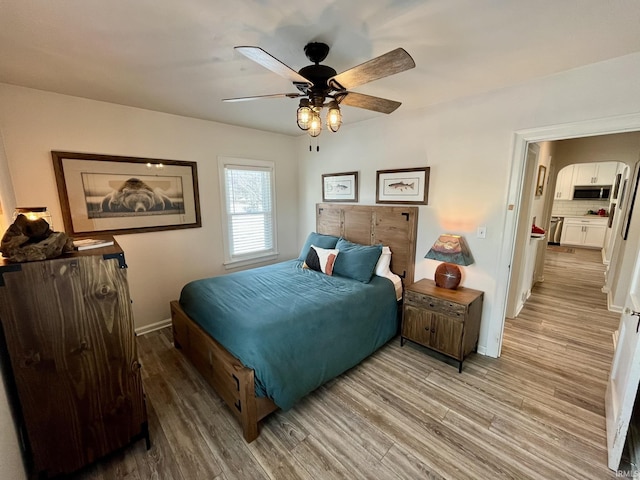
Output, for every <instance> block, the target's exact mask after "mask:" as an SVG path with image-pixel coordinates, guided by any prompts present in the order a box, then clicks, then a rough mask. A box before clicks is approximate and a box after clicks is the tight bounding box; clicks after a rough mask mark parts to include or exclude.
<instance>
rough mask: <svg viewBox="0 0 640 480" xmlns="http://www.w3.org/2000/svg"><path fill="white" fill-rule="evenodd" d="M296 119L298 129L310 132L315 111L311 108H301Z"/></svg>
mask: <svg viewBox="0 0 640 480" xmlns="http://www.w3.org/2000/svg"><path fill="white" fill-rule="evenodd" d="M296 117H297V120H298V127H299V128H300V129H301V130H305V131H306V130H309V127H310V124H311V119H312V117H313V111H312V110H311V107H308V106H301V107H300V108H298V112H297V114H296Z"/></svg>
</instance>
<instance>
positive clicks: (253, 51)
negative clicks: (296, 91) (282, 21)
mask: <svg viewBox="0 0 640 480" xmlns="http://www.w3.org/2000/svg"><path fill="white" fill-rule="evenodd" d="M235 49H236V50H237V51H238V52H240V53H241V54H243V55H244V56H245V57H247V58H249V59H251V60H253V61H254V62H256V63H258V64H260V65H262V66H263V67H264V68H266V69H268V70H271V71H272V72H274V73H277V74H278V75H280V76H281V77H284V78H288V79H289V80H291V81H292V82H293V83H295V84H296V85H298V84H300V85H308V86H309V87H311V86H313V83H312V82H310V81H309V80H307V79H306V78H304V77H303V76H302V75H300V74H299V73H298V72H296V71H295V70H294V69H292V68H291V67H289V66H287V65H285V64H284V63H282V62H281V61H280V60H278V59H277V58H276V57H274V56H273V55H271V54H270V53H268V52H266V51H264V50H263V49H262V48H260V47H235Z"/></svg>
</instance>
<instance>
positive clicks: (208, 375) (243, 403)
mask: <svg viewBox="0 0 640 480" xmlns="http://www.w3.org/2000/svg"><path fill="white" fill-rule="evenodd" d="M417 224H418V207H385V206H366V205H340V204H335V203H319V204H317V205H316V231H317V232H318V233H324V234H328V235H335V236H338V237H339V236H342V237H344V238H346V239H348V240H350V241H352V242H355V243H360V244H364V245H376V244H383V245H386V246H389V248H390V249H391V252H392V257H391V271H393V272H394V273H396V274H397V275H399V276H400V277H401V278H402V279H403V283H404V285H405V286H406V285H410V284H411V283H413V275H414V268H415V253H416V230H417ZM171 319H172V324H173V339H174V345H175V347H176V348H178V349H180V350H181V351H182V352H183V354H184V355H185V356H186V357H187V359H188V360H189V361H190V362H191V363H192V364H193V366H194V367H195V368H196V370H198V372H200V374H201V375H202V376H203V377H204V378H205V380H207V382H208V383H209V384H210V385H211V386H212V387H213V389H214V390H215V391H216V392H217V393H218V395H220V397H221V398H222V399H223V400H224V402H225V403H226V404H227V406H228V407H229V408H230V409H231V411H232V412H233V414H234V415H235V416H236V417H237V418H238V420H239V422H240V424H241V426H242V433H243V436H244V439H245V440H246V441H247V442H252V441H253V440H255V439H256V438H257V436H258V422H259V421H260V420H262V419H263V418H264V417H266V416H267V415H269V414H270V413H271V412H273V411H275V410H277V409H278V407H277V405H276V404H275V403H273V402H272V401H271V400H270V399H268V398H264V397H256V395H255V384H254V372H253V370H252V369H250V368H247V367H245V366H244V365H243V364H242V363H241V362H240V360H238V359H237V358H235V357H234V356H233V355H231V354H230V353H229V352H228V351H227V350H226V349H225V348H224V347H223V346H222V345H220V344H219V343H218V342H217V341H216V340H215V339H213V338H212V337H211V336H210V335H209V334H208V333H206V332H205V331H204V330H203V329H202V328H201V327H200V326H199V325H197V324H196V323H195V322H194V321H193V320H191V319H190V318H189V316H188V315H187V314H186V313H185V312H184V311H183V310H182V308H181V307H180V304H179V303H178V301H176V300H174V301H172V302H171Z"/></svg>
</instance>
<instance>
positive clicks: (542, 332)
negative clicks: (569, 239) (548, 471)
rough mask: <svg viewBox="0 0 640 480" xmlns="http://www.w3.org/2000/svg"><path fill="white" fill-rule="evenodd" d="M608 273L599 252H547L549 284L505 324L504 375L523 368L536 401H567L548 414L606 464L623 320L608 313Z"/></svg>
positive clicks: (541, 286)
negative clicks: (609, 389)
mask: <svg viewBox="0 0 640 480" xmlns="http://www.w3.org/2000/svg"><path fill="white" fill-rule="evenodd" d="M604 270H605V266H604V265H603V264H602V257H601V253H600V251H599V250H588V249H580V248H575V249H574V248H563V247H556V248H552V249H548V250H547V255H546V261H545V269H544V282H542V283H539V284H537V285H536V286H535V287H534V289H533V291H532V294H531V297H530V298H529V300H528V301H527V303H526V304H525V307H524V308H523V310H522V312H521V313H520V315H519V316H518V317H517V318H516V319H507V322H506V325H505V333H504V344H503V349H502V357H501V359H500V360H501V363H500V368H499V369H500V370H501V371H508V370H511V369H517V371H518V376H519V377H521V378H526V381H525V383H524V384H523V388H527V389H529V388H531V389H532V392H531V393H532V395H534V396H535V395H536V394H535V391H538V392H539V393H542V392H544V393H546V394H548V395H552V396H553V397H554V398H557V399H559V400H562V401H561V402H558V403H557V404H555V405H553V410H549V412H548V414H549V415H552V416H556V417H558V419H559V420H560V419H562V424H563V426H564V428H566V429H569V430H574V433H575V434H578V435H582V436H584V440H585V441H588V442H589V443H593V445H594V446H596V445H597V446H598V447H599V448H600V449H602V448H603V447H604V448H605V451H604V452H603V453H604V454H605V456H604V458H602V459H598V460H599V461H598V463H600V462H604V463H605V464H606V431H605V419H604V415H605V413H604V395H605V390H606V383H607V378H608V374H609V369H610V366H611V361H612V358H613V340H612V335H613V332H614V331H615V330H616V329H617V328H618V323H619V320H620V314H619V313H615V312H609V311H608V310H607V300H606V295H605V294H604V293H602V291H601V288H602V285H603V284H604ZM526 402H527V400H525V403H526ZM549 407H551V405H549Z"/></svg>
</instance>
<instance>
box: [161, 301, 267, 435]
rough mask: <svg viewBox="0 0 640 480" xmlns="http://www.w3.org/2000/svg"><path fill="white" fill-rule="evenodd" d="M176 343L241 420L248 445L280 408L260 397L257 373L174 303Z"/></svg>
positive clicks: (173, 319) (172, 312)
mask: <svg viewBox="0 0 640 480" xmlns="http://www.w3.org/2000/svg"><path fill="white" fill-rule="evenodd" d="M171 321H172V325H173V340H174V345H175V347H176V348H178V349H180V350H181V351H182V353H183V354H184V356H185V357H187V359H188V360H189V361H190V362H191V364H192V365H193V366H194V367H195V368H196V370H198V372H200V374H201V375H202V376H203V377H204V378H205V380H206V381H207V382H208V383H209V384H210V385H211V386H212V387H213V389H214V390H215V391H216V393H217V394H218V395H219V396H220V397H221V398H222V399H223V400H224V402H225V403H226V404H227V406H228V407H229V409H230V410H231V412H233V414H234V415H235V416H236V418H237V419H238V420H239V421H240V425H241V426H242V434H243V436H244V439H245V440H246V441H247V442H252V441H253V440H255V439H256V438H257V437H258V422H259V421H260V420H262V419H263V418H264V417H266V416H267V415H268V414H269V413H271V412H273V411H275V410H277V408H278V407H277V406H276V404H275V403H273V402H272V401H271V400H270V399H268V398H263V397H256V395H255V384H254V372H253V370H252V369H250V368H247V367H245V366H244V365H243V364H242V363H241V362H240V360H238V359H237V358H235V357H234V356H233V355H231V354H230V353H229V352H228V351H227V350H226V349H225V348H224V347H223V346H222V345H220V344H219V343H218V342H217V341H216V340H214V339H213V338H212V337H211V336H210V335H209V334H207V333H206V332H205V331H204V330H203V329H202V328H201V327H200V326H199V325H197V324H196V323H195V322H194V321H193V320H191V318H189V316H188V315H187V314H186V313H185V312H184V311H183V310H182V308H181V307H180V304H179V303H178V302H177V301H176V300H174V301H172V302H171Z"/></svg>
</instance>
